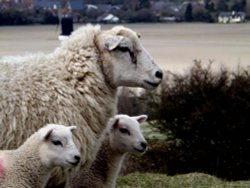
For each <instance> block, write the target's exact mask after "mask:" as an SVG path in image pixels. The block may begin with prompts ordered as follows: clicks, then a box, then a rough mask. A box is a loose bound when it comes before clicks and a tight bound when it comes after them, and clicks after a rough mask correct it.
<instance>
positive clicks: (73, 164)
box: [67, 161, 79, 166]
mask: <svg viewBox="0 0 250 188" xmlns="http://www.w3.org/2000/svg"><path fill="white" fill-rule="evenodd" d="M67 163H69V164H70V165H72V166H76V165H78V163H79V162H78V161H76V162H71V161H67Z"/></svg>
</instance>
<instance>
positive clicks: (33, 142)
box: [0, 124, 80, 188]
mask: <svg viewBox="0 0 250 188" xmlns="http://www.w3.org/2000/svg"><path fill="white" fill-rule="evenodd" d="M75 129H76V127H75V126H70V127H66V126H63V125H57V124H49V125H47V126H45V127H44V128H41V129H39V130H38V131H37V132H35V133H34V134H33V135H31V136H30V137H29V138H28V139H27V140H26V141H25V142H24V144H23V145H21V146H20V147H19V148H18V149H16V150H1V151H0V187H1V188H15V187H18V188H35V187H36V188H42V187H45V185H46V183H47V181H48V179H49V176H50V173H51V172H52V169H53V168H54V167H55V166H61V167H73V166H76V165H77V164H78V163H79V162H80V153H79V151H78V149H77V148H76V146H75V144H74V142H73V137H72V131H73V130H75Z"/></svg>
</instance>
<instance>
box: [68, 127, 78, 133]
mask: <svg viewBox="0 0 250 188" xmlns="http://www.w3.org/2000/svg"><path fill="white" fill-rule="evenodd" d="M69 129H70V130H71V132H74V131H75V130H76V129H77V126H70V127H69Z"/></svg>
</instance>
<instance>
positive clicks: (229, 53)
mask: <svg viewBox="0 0 250 188" xmlns="http://www.w3.org/2000/svg"><path fill="white" fill-rule="evenodd" d="M79 26H80V25H75V29H76V28H77V27H79ZM112 26H113V25H103V26H102V27H103V28H104V29H108V28H111V27H112ZM126 26H128V27H130V28H132V29H134V30H136V31H137V32H139V33H141V35H142V38H141V40H142V43H143V44H144V46H145V47H146V49H147V50H148V51H149V52H150V53H151V54H152V56H153V57H154V59H155V62H156V63H157V64H158V65H159V66H161V67H162V68H164V69H167V70H172V71H182V70H186V69H187V68H188V67H190V66H191V65H192V64H193V60H194V59H198V60H202V62H204V63H207V62H208V61H209V60H213V61H215V62H216V63H217V64H218V65H221V64H223V65H225V66H228V67H233V68H235V67H236V66H237V65H238V64H241V65H244V66H245V65H250V61H249V59H250V53H249V52H250V36H249V31H250V24H249V23H244V24H204V23H192V24H130V25H126ZM58 33H59V28H57V27H56V26H54V25H52V26H40V25H35V26H4V27H0V49H1V50H0V57H1V56H4V55H17V54H23V53H27V52H28V53H30V52H37V51H43V52H46V53H48V52H52V51H53V49H55V48H56V47H57V46H58V45H59V44H60V42H59V41H58V40H57V35H58Z"/></svg>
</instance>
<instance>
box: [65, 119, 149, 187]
mask: <svg viewBox="0 0 250 188" xmlns="http://www.w3.org/2000/svg"><path fill="white" fill-rule="evenodd" d="M146 119H147V116H146V115H140V116H136V117H130V116H127V115H116V116H115V117H114V118H112V119H111V120H110V121H109V123H108V127H107V133H106V135H105V139H104V141H103V143H102V145H101V147H100V149H99V151H98V153H97V156H96V159H95V161H94V162H93V164H92V165H91V167H90V168H89V169H88V170H82V171H80V172H77V173H75V174H71V176H70V177H69V178H68V180H67V183H66V186H65V187H66V188H80V187H81V188H114V187H115V185H116V179H117V175H118V173H119V171H120V168H121V164H122V162H123V159H124V157H125V155H126V154H127V153H132V154H142V153H144V152H145V151H146V148H147V142H146V141H145V139H144V137H143V135H142V133H141V131H140V123H142V122H144V121H145V120H146Z"/></svg>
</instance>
